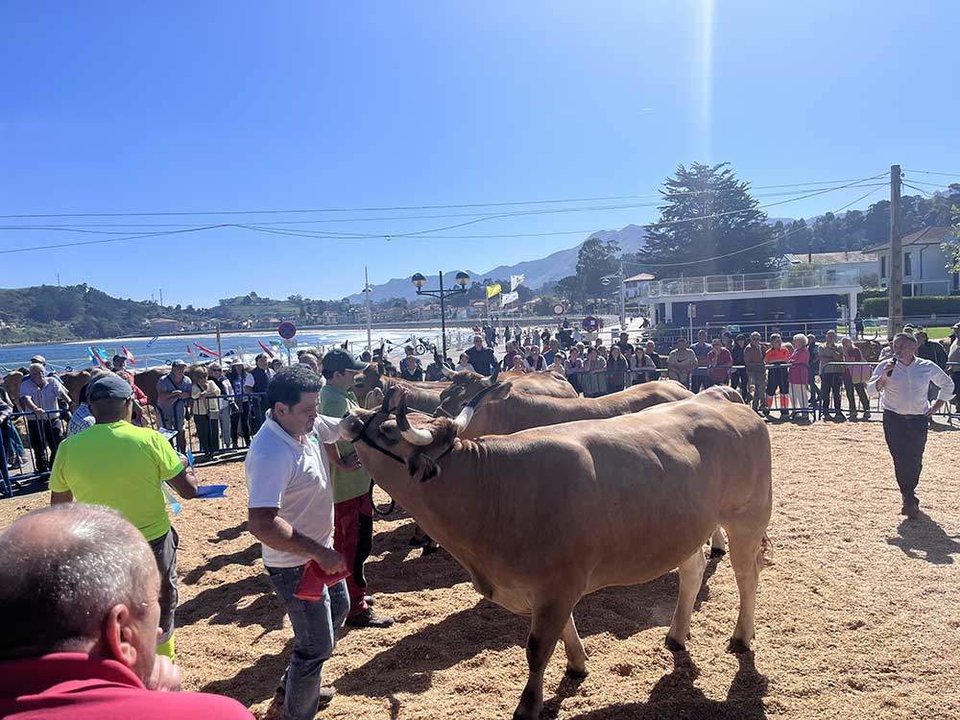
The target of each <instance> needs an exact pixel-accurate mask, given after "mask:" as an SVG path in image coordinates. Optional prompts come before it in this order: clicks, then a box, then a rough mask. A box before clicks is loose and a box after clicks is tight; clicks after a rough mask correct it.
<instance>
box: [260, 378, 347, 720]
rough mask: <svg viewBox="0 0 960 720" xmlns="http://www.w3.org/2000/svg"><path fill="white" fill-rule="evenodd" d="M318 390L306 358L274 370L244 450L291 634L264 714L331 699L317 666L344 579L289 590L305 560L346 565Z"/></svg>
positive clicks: (333, 433)
mask: <svg viewBox="0 0 960 720" xmlns="http://www.w3.org/2000/svg"><path fill="white" fill-rule="evenodd" d="M319 392H320V378H319V376H318V375H317V374H316V373H315V372H313V371H312V370H311V369H310V368H308V367H306V366H305V365H294V366H292V367H289V368H285V369H283V370H281V371H280V372H279V373H277V374H276V375H275V376H274V377H273V378H272V379H271V380H270V384H269V386H268V388H267V402H266V405H267V407H268V408H269V412H268V413H267V417H266V419H265V421H264V424H263V427H262V428H261V431H260V432H258V433H257V435H256V436H255V437H254V439H253V442H252V443H251V445H250V450H249V451H248V453H247V460H246V474H247V488H248V490H249V501H248V503H247V505H248V511H247V517H248V525H249V528H250V532H251V533H253V535H254V536H255V537H256V538H257V539H258V540H260V542H261V543H262V544H263V564H264V566H265V567H266V569H267V572H268V573H269V575H270V582H271V583H272V584H273V587H274V589H275V590H276V592H277V595H279V596H280V599H281V600H283V602H284V605H285V606H286V609H287V614H288V615H289V616H290V622H291V624H292V625H293V634H294V648H293V655H292V657H291V659H290V664H289V665H288V666H287V669H286V672H284V674H283V677H282V678H281V680H280V687H279V688H278V690H277V693H276V695H275V696H274V699H273V704H272V705H271V707H270V709H269V710H268V711H267V715H266V717H267V718H284V720H313V717H314V715H315V714H316V712H317V708H318V706H319V705H321V704H323V705H326V704H327V703H329V702H330V700H331V699H332V698H333V689H332V688H321V686H320V675H321V670H322V668H323V663H324V661H325V660H326V659H327V658H329V657H330V655H331V654H332V653H333V647H334V644H335V637H334V635H335V632H336V629H337V628H339V627H340V626H341V625H343V621H344V620H345V619H346V617H347V613H348V612H349V610H350V599H349V596H348V595H347V585H346V582H344V581H343V580H341V581H339V582H338V583H336V584H335V585H332V586H331V587H329V588H327V589H326V590H325V591H324V594H323V597H322V598H321V599H319V600H316V601H309V600H300V599H297V598H295V597H294V593H295V592H296V590H297V587H298V586H299V584H300V580H301V577H302V576H303V572H304V568H305V567H306V564H307V562H308V561H309V560H315V561H316V562H317V564H319V565H320V567H321V569H322V570H323V571H324V572H325V573H327V574H334V573H340V572H343V571H345V570H346V565H345V564H344V561H343V557H342V556H341V555H340V554H339V553H338V552H336V551H335V550H334V549H333V487H332V485H331V483H330V469H329V467H328V465H327V457H326V452H325V451H324V449H323V448H322V447H321V445H320V443H332V442H336V441H337V440H339V438H340V435H339V430H338V427H337V426H338V422H339V418H327V417H324V416H321V415H318V414H317V398H318V395H319Z"/></svg>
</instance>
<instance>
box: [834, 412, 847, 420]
mask: <svg viewBox="0 0 960 720" xmlns="http://www.w3.org/2000/svg"><path fill="white" fill-rule="evenodd" d="M835 419H836V421H837V422H846V421H847V418H846V416H845V415H844V414H843V413H842V412H838V413H837V416H836V418H835Z"/></svg>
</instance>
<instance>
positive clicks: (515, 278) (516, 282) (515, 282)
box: [510, 273, 526, 292]
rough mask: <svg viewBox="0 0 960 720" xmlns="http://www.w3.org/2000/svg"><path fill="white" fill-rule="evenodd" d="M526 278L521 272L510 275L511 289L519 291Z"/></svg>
mask: <svg viewBox="0 0 960 720" xmlns="http://www.w3.org/2000/svg"><path fill="white" fill-rule="evenodd" d="M525 279H526V278H524V276H523V273H520V274H519V275H511V276H510V290H511V291H513V292H516V291H517V288H518V287H520V285H521V284H522V283H523V281H524V280H525Z"/></svg>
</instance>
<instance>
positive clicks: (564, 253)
mask: <svg viewBox="0 0 960 720" xmlns="http://www.w3.org/2000/svg"><path fill="white" fill-rule="evenodd" d="M644 235H645V231H644V229H643V228H642V227H640V226H639V225H627V226H626V227H624V228H622V229H620V230H599V231H597V232H595V233H592V234H591V235H590V236H589V237H599V238H600V239H601V240H602V241H604V242H606V241H607V240H616V241H617V242H618V243H620V250H621V252H624V253H633V252H636V251H637V250H639V249H641V248H642V247H643V242H644ZM587 239H589V238H587ZM584 242H586V239H585V240H584ZM581 245H583V242H580V243H578V244H577V245H575V246H574V247H571V248H567V249H566V250H558V251H557V252H555V253H551V254H550V255H547V256H546V257H544V258H539V259H537V260H527V261H524V262H519V263H516V264H515V265H498V266H497V267H495V268H492V269H490V270H487V271H486V272H481V273H478V272H474V271H472V270H469V269H466V270H464V272H466V273H467V274H468V275H469V276H470V278H471V279H473V280H477V281H482V280H483V279H484V278H490V279H496V278H502V279H504V280H506V279H508V278H509V277H510V276H511V275H519V274H523V275H524V277H525V280H524V284H525V285H526V286H527V287H529V288H531V289H532V290H536V289H538V288H540V287H542V286H544V285H546V284H547V283H553V282H556V281H557V280H559V279H560V278H563V277H566V276H568V275H573V274H574V273H575V272H576V270H577V253H578V252H579V251H580V246H581ZM460 270H463V268H452V269H451V270H444V271H443V274H444V278H446V277H447V275H448V273H449V274H450V277H451V281H452V278H453V276H454V275H455V274H456V273H457V272H459V271H460ZM438 283H439V279H438V277H437V276H436V275H427V285H428V287H437V285H438ZM371 287H372V290H373V293H372V295H371V298H372V300H373V301H374V302H377V301H380V300H387V299H389V298H393V297H397V298H404V299H406V300H414V299H416V297H417V292H416V288H414V286H413V285H412V284H411V282H410V278H409V277H405V278H393V279H392V280H389V281H387V282H385V283H382V284H380V285H373V286H371ZM349 300H350V301H351V302H355V303H361V302H363V294H362V293H357V294H356V295H351V296H349Z"/></svg>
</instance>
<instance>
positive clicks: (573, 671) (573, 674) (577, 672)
mask: <svg viewBox="0 0 960 720" xmlns="http://www.w3.org/2000/svg"><path fill="white" fill-rule="evenodd" d="M563 674H564V675H566V676H567V677H568V678H570V679H571V680H583V679H584V678H585V677H586V676H587V675H589V674H590V673H588V672H587V669H586V668H580V669H578V668H572V667H570V666H569V665H567V669H566V670H564V672H563Z"/></svg>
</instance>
